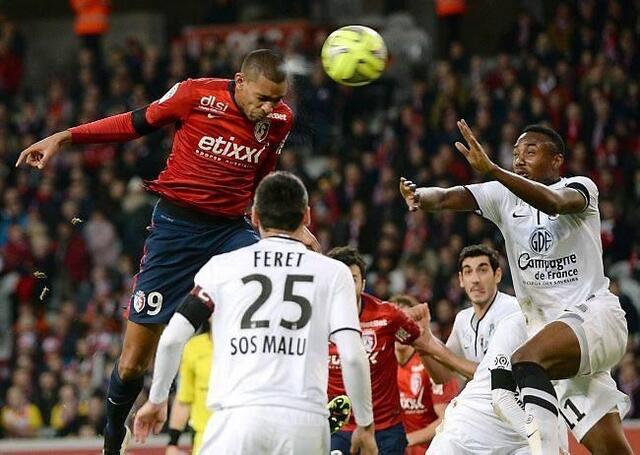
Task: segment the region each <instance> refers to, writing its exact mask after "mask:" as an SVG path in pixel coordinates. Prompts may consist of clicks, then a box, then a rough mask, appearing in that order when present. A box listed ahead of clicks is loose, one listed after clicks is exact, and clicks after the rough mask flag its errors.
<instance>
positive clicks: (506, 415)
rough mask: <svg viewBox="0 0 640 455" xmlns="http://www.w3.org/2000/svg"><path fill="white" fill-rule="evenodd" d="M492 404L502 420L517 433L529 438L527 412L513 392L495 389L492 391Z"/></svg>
mask: <svg viewBox="0 0 640 455" xmlns="http://www.w3.org/2000/svg"><path fill="white" fill-rule="evenodd" d="M491 405H492V406H493V411H494V412H495V413H496V415H497V416H498V417H499V418H500V420H502V421H503V422H505V423H507V424H509V425H510V426H511V428H513V429H514V430H515V432H516V433H518V434H519V435H520V436H522V437H523V438H524V439H527V430H526V426H525V421H526V413H525V412H524V409H522V408H521V407H520V405H519V404H518V402H517V400H516V396H515V394H514V393H513V392H511V391H510V390H505V389H493V390H492V391H491Z"/></svg>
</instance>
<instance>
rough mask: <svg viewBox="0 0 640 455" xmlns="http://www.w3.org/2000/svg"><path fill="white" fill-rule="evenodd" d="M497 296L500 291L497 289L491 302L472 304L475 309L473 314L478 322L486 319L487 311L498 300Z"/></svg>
mask: <svg viewBox="0 0 640 455" xmlns="http://www.w3.org/2000/svg"><path fill="white" fill-rule="evenodd" d="M497 295H498V290H497V289H496V291H495V292H494V293H493V295H492V296H491V298H490V299H489V300H487V301H485V302H478V303H476V302H471V306H472V307H473V313H474V314H475V316H476V319H477V320H480V319H482V318H483V317H484V315H485V314H486V313H487V310H488V309H489V307H490V306H491V304H492V303H493V301H494V300H495V299H496V296H497Z"/></svg>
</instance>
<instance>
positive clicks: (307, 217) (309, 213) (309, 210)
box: [302, 206, 311, 226]
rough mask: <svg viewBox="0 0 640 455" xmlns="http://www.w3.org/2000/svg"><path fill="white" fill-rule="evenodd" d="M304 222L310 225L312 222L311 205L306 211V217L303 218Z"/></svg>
mask: <svg viewBox="0 0 640 455" xmlns="http://www.w3.org/2000/svg"><path fill="white" fill-rule="evenodd" d="M302 224H304V225H305V226H309V225H310V224H311V207H308V206H307V210H306V211H305V212H304V218H302Z"/></svg>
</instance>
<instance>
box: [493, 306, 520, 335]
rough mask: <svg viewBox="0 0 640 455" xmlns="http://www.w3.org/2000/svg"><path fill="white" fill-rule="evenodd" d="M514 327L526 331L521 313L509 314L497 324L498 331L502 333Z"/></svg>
mask: <svg viewBox="0 0 640 455" xmlns="http://www.w3.org/2000/svg"><path fill="white" fill-rule="evenodd" d="M514 327H518V328H522V329H523V330H526V320H525V318H524V314H522V311H516V312H514V313H509V314H507V315H506V316H504V317H503V318H502V319H500V321H499V322H498V329H500V331H502V332H504V331H507V330H510V329H513V328H514Z"/></svg>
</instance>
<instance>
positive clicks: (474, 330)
mask: <svg viewBox="0 0 640 455" xmlns="http://www.w3.org/2000/svg"><path fill="white" fill-rule="evenodd" d="M458 280H459V283H460V287H462V288H463V289H464V292H465V294H466V295H467V298H468V299H469V302H470V303H471V306H470V307H468V308H465V309H463V310H461V311H459V312H458V314H456V319H455V321H454V322H453V329H452V330H451V334H450V335H449V338H448V339H447V342H446V344H444V343H442V342H441V341H440V340H439V339H438V338H436V337H435V336H434V335H433V334H432V333H431V332H430V330H429V326H428V325H427V326H426V327H427V334H426V336H427V337H428V339H429V343H427V345H426V346H427V350H426V352H424V353H423V354H427V355H423V356H422V361H423V362H424V363H425V366H426V367H427V368H428V370H429V373H430V374H431V377H432V378H433V380H434V381H435V382H436V383H438V384H444V383H446V382H447V381H449V380H450V379H451V378H452V377H453V376H454V374H453V373H454V372H455V373H457V374H458V375H460V376H462V377H464V378H465V379H467V380H468V379H471V378H472V377H473V375H474V373H475V371H476V368H477V367H478V364H479V363H480V362H481V361H482V358H483V357H484V355H485V354H486V352H487V349H488V348H489V343H490V340H491V339H492V338H493V335H494V333H495V329H496V327H497V325H498V323H499V322H500V321H501V320H502V319H504V318H505V317H506V316H508V315H509V314H511V313H515V312H518V311H520V308H519V307H518V301H517V300H516V299H515V297H513V296H511V295H509V294H505V293H504V292H500V291H499V290H498V284H499V283H500V281H501V280H502V268H501V267H500V261H499V257H498V252H497V251H496V250H494V249H493V248H490V247H488V246H486V245H469V246H466V247H464V248H463V249H462V251H461V252H460V254H459V255H458Z"/></svg>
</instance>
